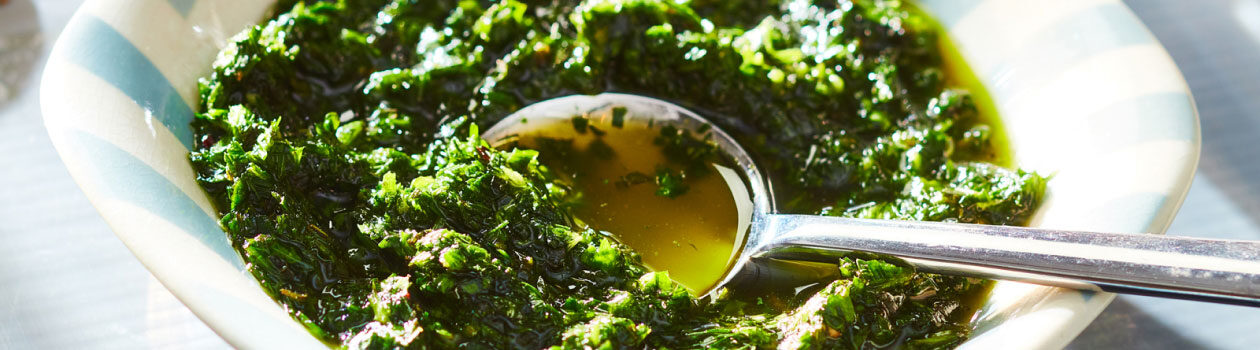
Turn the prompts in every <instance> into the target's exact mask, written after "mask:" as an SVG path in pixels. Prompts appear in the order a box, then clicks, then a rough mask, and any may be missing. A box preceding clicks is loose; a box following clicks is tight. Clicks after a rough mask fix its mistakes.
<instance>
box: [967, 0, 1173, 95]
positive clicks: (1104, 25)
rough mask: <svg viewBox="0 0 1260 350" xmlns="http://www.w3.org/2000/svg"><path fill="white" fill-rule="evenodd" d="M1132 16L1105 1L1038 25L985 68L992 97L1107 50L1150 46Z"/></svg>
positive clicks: (1034, 82)
mask: <svg viewBox="0 0 1260 350" xmlns="http://www.w3.org/2000/svg"><path fill="white" fill-rule="evenodd" d="M1143 28H1145V27H1143V26H1142V22H1140V21H1139V20H1138V19H1137V17H1136V16H1134V15H1133V13H1132V12H1129V9H1128V8H1126V7H1125V6H1124V4H1121V3H1107V4H1104V5H1101V6H1098V7H1093V8H1089V9H1085V10H1082V11H1079V12H1077V13H1076V14H1073V15H1071V16H1067V17H1066V18H1064V19H1062V20H1060V21H1058V22H1055V23H1053V24H1051V25H1048V26H1046V27H1045V28H1042V29H1041V30H1039V31H1038V32H1037V34H1035V35H1033V36H1032V37H1031V38H1029V39H1028V40H1026V41H1025V42H1026V43H1036V44H1035V45H1024V46H1023V47H1021V48H1020V49H1019V51H1018V52H1017V53H1015V54H1014V56H1013V57H1010V58H1008V59H1005V60H1002V63H999V64H997V65H996V66H995V67H993V69H992V70H991V71H989V72H988V77H987V78H988V81H990V82H993V83H995V85H997V86H996V87H995V88H991V89H989V91H991V92H993V93H994V94H995V95H997V96H995V97H997V98H998V99H1004V98H1007V97H1010V96H1014V95H1017V94H1019V93H1021V92H1023V91H1025V90H1027V89H1029V88H1033V87H1036V86H1041V85H1043V84H1046V83H1048V82H1049V80H1051V79H1053V78H1056V77H1058V76H1059V73H1062V72H1063V71H1065V70H1067V69H1068V68H1070V67H1072V66H1073V65H1075V64H1078V63H1080V62H1081V61H1083V60H1085V59H1087V58H1090V57H1093V56H1097V55H1099V54H1102V53H1105V52H1107V51H1111V50H1115V49H1119V48H1124V47H1130V46H1138V45H1148V44H1150V45H1153V44H1155V38H1154V37H1152V36H1151V34H1150V33H1148V32H1146V31H1145V30H1144V29H1143Z"/></svg>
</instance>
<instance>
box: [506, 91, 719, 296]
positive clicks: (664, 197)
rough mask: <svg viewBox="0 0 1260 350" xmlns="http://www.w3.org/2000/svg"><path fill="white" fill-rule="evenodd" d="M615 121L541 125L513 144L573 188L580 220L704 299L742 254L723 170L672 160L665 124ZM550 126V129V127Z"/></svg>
mask: <svg viewBox="0 0 1260 350" xmlns="http://www.w3.org/2000/svg"><path fill="white" fill-rule="evenodd" d="M612 119H613V118H610V117H609V116H606V115H605V116H591V115H587V116H577V117H575V119H573V120H572V122H570V121H567V120H563V119H560V121H556V120H543V121H535V120H529V121H527V122H526V123H536V124H539V125H534V126H530V127H526V128H523V129H530V131H527V132H526V133H522V134H518V135H517V136H516V138H515V139H514V140H512V141H510V143H508V145H511V146H515V147H520V148H528V149H536V150H539V161H540V162H541V163H542V164H544V165H545V166H547V167H549V168H550V169H551V171H552V172H554V173H555V174H556V175H557V176H558V177H559V178H561V179H564V180H567V181H566V182H568V183H570V184H571V185H572V186H573V191H572V193H575V194H576V196H577V197H575V198H574V203H573V205H574V207H573V213H574V215H575V216H576V217H577V219H579V220H581V221H583V222H584V223H585V224H586V225H589V226H590V227H592V228H594V229H596V230H600V231H605V232H608V233H611V234H612V235H613V236H614V237H616V238H617V240H619V241H621V242H622V243H624V244H626V245H628V246H629V247H630V248H632V249H634V251H636V252H637V253H638V254H639V255H640V256H641V258H642V259H643V263H644V265H646V266H647V267H649V268H651V269H653V270H655V271H668V273H669V276H670V277H671V278H673V279H674V280H675V281H677V282H679V283H682V284H683V285H685V286H686V287H687V288H688V289H690V290H691V291H692V292H693V293H695V294H696V295H700V294H702V293H705V292H707V291H708V290H709V289H710V288H712V287H713V286H714V285H715V284H716V283H717V282H718V280H719V279H720V278H721V277H722V276H723V275H724V274H725V273H726V270H727V268H728V266H729V264H730V262H731V260H733V258H734V256H733V253H734V252H736V251H735V249H736V243H737V242H735V240H736V237H737V236H739V235H737V232H736V230H737V228H738V226H739V225H738V224H739V223H738V217H737V209H736V207H735V200H734V197H732V193H731V189H730V188H729V187H728V185H727V183H726V181H724V179H723V177H722V176H721V175H720V174H719V173H718V171H717V169H716V168H715V166H717V165H722V166H725V167H728V168H729V167H731V165H729V162H727V161H725V160H724V159H723V158H721V157H710V158H709V159H707V160H704V161H703V164H686V163H684V162H681V161H679V160H677V159H670V157H667V150H666V149H665V146H664V145H663V144H662V141H663V140H662V130H665V132H666V133H669V132H671V131H675V132H677V131H678V130H677V129H669V128H668V127H666V126H663V125H659V124H657V125H648V124H646V123H643V122H622V121H618V122H616V123H614V122H613V120H612ZM544 123H546V125H543V124H544Z"/></svg>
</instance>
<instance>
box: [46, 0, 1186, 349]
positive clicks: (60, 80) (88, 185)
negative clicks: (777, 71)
mask: <svg viewBox="0 0 1260 350" xmlns="http://www.w3.org/2000/svg"><path fill="white" fill-rule="evenodd" d="M118 1H119V0H88V2H87V3H85V4H84V6H83V7H81V8H80V9H78V10H77V11H76V13H75V15H74V17H73V18H72V19H71V20H70V23H69V24H68V26H67V30H65V31H63V32H62V35H61V37H59V38H58V39H57V41H56V43H55V44H54V46H53V53H52V54H51V55H50V56H51V57H50V59H49V62H48V64H47V67H48V68H47V69H46V70H45V73H44V76H43V77H42V81H41V88H40V89H41V90H40V95H41V97H40V99H41V107H42V109H43V117H44V118H45V123H46V126H47V129H48V132H49V134H50V137H51V138H52V140H53V144H54V146H55V147H56V149H57V152H58V154H59V155H60V157H61V158H62V160H63V161H64V162H65V163H66V165H67V168H68V169H69V170H70V174H71V175H72V177H73V178H74V180H75V182H76V183H78V184H79V186H80V187H81V188H82V189H83V190H84V193H85V195H87V196H88V198H89V200H90V202H91V203H92V205H93V206H94V207H96V208H97V210H98V212H100V213H101V214H102V216H103V217H105V218H106V222H107V223H108V224H109V225H110V227H111V229H113V230H114V232H115V233H116V234H117V235H118V237H119V239H120V240H121V241H123V243H124V244H126V245H127V247H128V248H129V249H130V250H131V251H132V253H133V254H135V255H136V256H137V257H138V258H140V260H141V262H142V263H143V264H144V265H145V266H146V268H148V269H149V270H150V271H153V272H154V275H155V276H158V277H159V278H158V279H159V281H160V282H161V283H162V284H163V285H164V286H166V287H167V288H168V289H170V290H171V292H172V293H173V294H175V296H176V297H177V298H178V299H180V300H181V302H183V303H185V304H186V305H188V306H189V307H190V309H192V310H193V311H194V313H195V314H196V315H197V316H198V317H199V318H201V319H202V320H203V321H205V322H206V323H207V324H208V325H209V326H210V327H211V328H212V329H213V330H214V331H215V332H216V333H218V334H219V335H220V336H222V337H223V338H224V339H226V340H227V341H228V342H229V343H231V344H233V345H234V346H239V347H255V346H258V345H260V344H268V345H286V343H283V342H276V341H275V340H274V339H273V340H271V341H268V340H266V339H261V338H260V336H259V333H258V332H256V331H251V330H248V329H244V328H248V327H253V326H257V325H253V324H251V325H242V324H235V323H232V322H228V320H231V319H232V318H231V317H227V318H225V317H222V315H216V313H220V311H217V310H215V309H214V308H212V307H209V306H207V305H202V304H204V300H205V299H204V296H194V294H195V292H193V291H191V290H190V288H198V287H199V286H197V285H195V284H190V282H189V281H187V280H182V279H178V278H171V276H170V275H169V274H164V273H158V271H160V270H162V267H161V266H155V265H157V264H158V263H157V260H155V259H156V258H152V257H151V256H152V255H154V254H157V253H156V252H155V251H153V250H152V247H149V246H146V244H147V243H142V242H141V241H140V238H141V236H135V235H129V234H127V233H125V232H129V231H135V230H138V228H137V227H135V225H134V224H129V223H126V221H128V220H132V219H134V217H132V216H130V215H131V214H124V213H122V212H120V211H119V209H117V208H116V206H117V205H118V204H119V203H118V202H117V201H113V200H110V198H109V196H107V195H104V194H103V192H101V187H102V186H103V185H102V183H101V182H100V179H97V177H98V175H99V172H98V171H95V170H92V169H91V168H88V167H84V166H80V165H79V164H76V162H79V163H82V162H87V161H89V160H88V159H85V157H89V156H90V155H87V154H85V153H84V152H83V147H85V146H83V145H82V144H76V143H77V142H78V141H77V140H78V139H81V138H83V137H85V135H86V137H89V138H90V137H99V136H100V134H99V133H98V131H94V130H81V129H78V128H77V127H76V126H72V125H70V124H68V123H67V122H68V121H75V120H76V119H75V118H83V117H81V116H74V115H71V113H68V112H72V111H73V108H74V107H82V106H75V105H76V104H78V103H79V102H73V101H75V100H101V101H95V102H99V103H104V104H106V105H110V106H112V107H117V106H115V105H120V104H121V105H125V104H135V106H130V108H133V109H134V108H140V109H142V110H144V111H145V112H148V113H150V115H148V116H147V117H148V118H149V119H152V118H153V117H154V115H158V117H159V118H160V117H161V116H160V115H159V114H161V113H157V112H155V111H158V112H161V111H163V110H161V109H160V108H163V106H155V105H142V104H141V103H140V102H139V101H138V100H139V99H138V98H136V97H134V96H132V97H130V99H128V100H124V101H122V102H118V101H115V100H117V99H118V97H117V96H109V97H102V96H101V95H74V94H70V93H67V91H69V89H64V88H66V87H67V86H70V85H72V84H73V83H72V80H69V79H67V77H72V76H76V75H77V74H80V75H81V74H84V72H83V68H82V67H81V66H82V65H83V63H82V62H73V60H69V59H64V58H63V57H65V56H67V55H69V54H68V53H67V52H69V51H76V50H83V48H81V47H76V45H80V46H81V44H82V42H81V41H76V40H73V39H74V38H72V37H71V36H73V35H77V34H81V33H82V31H72V30H70V29H71V28H72V27H83V26H85V23H89V22H92V21H93V20H94V19H95V20H96V21H100V20H101V19H100V18H102V17H105V18H109V19H112V20H117V19H118V18H122V19H128V18H134V16H136V14H135V13H130V14H127V12H128V11H151V10H154V9H156V8H164V10H161V11H162V12H163V13H165V14H167V15H171V14H174V15H180V16H183V17H185V18H187V17H189V16H195V15H196V13H198V11H201V12H205V11H208V10H206V9H204V8H205V7H213V8H218V7H222V8H227V7H228V6H234V5H240V4H242V3H247V0H229V1H223V2H222V3H218V4H214V5H206V3H208V2H206V1H200V2H198V1H195V0H153V1H149V2H146V3H144V4H143V5H142V6H138V7H137V8H127V6H118V5H110V4H111V3H115V2H118ZM929 1H930V0H929ZM985 1H990V2H991V0H977V1H973V3H981V2H985ZM1082 1H1084V2H1092V3H1094V4H1113V5H1119V6H1120V7H1121V8H1123V10H1124V11H1126V12H1127V13H1128V15H1129V16H1133V17H1134V18H1136V15H1133V14H1132V12H1131V11H1129V10H1128V8H1127V7H1125V6H1124V4H1123V3H1121V2H1120V1H1119V0H1082ZM264 2H265V3H267V4H268V6H269V4H270V3H272V1H264ZM111 6H112V7H111ZM253 6H254V7H255V8H257V7H259V6H257V5H253ZM170 10H174V11H170ZM929 12H930V11H929ZM190 13H191V14H190ZM259 13H261V12H259ZM964 15H965V14H964ZM111 16H112V17H111ZM959 16H960V17H961V16H962V15H959ZM106 22H108V21H105V22H102V23H104V24H105V25H106V26H111V25H114V24H116V23H106ZM249 23H257V20H256V19H255V20H254V21H252V22H249ZM220 25H222V23H220ZM1138 25H1139V28H1138V29H1140V30H1141V31H1142V32H1143V33H1145V34H1146V35H1150V36H1151V37H1153V35H1151V34H1150V32H1149V29H1147V28H1146V27H1145V26H1144V25H1142V24H1141V23H1140V22H1139V23H1138ZM94 28H96V29H99V27H94ZM953 29H954V27H952V26H950V25H948V24H947V25H946V26H945V30H946V31H947V32H950V34H951V36H952V34H953V33H952V32H951V30H953ZM234 33H235V32H234V31H228V34H229V35H230V34H234ZM124 39H127V38H124ZM218 39H226V38H218ZM133 45H134V44H133ZM1155 45H1156V46H1157V47H1158V48H1159V52H1160V53H1162V55H1163V58H1164V59H1166V60H1168V61H1170V62H1171V58H1170V57H1168V54H1167V52H1166V51H1165V50H1164V49H1163V47H1162V46H1161V45H1160V44H1159V43H1158V41H1156V42H1155ZM215 51H216V52H217V50H215ZM964 56H965V54H964ZM140 58H141V59H145V60H148V59H149V58H148V57H144V56H142V57H140ZM967 58H968V61H969V62H970V57H967ZM76 66H80V67H76ZM205 67H209V65H208V64H207V65H205ZM157 68H158V71H159V72H158V73H161V69H163V68H168V67H157ZM1169 73H1170V74H1172V75H1173V77H1172V79H1176V80H1178V81H1179V82H1180V86H1181V90H1182V92H1183V93H1184V94H1185V95H1186V96H1187V97H1189V98H1190V101H1189V103H1190V112H1191V113H1190V114H1189V115H1186V116H1183V117H1187V118H1188V120H1185V121H1186V122H1187V123H1188V124H1190V125H1192V127H1191V128H1192V129H1193V130H1191V132H1192V134H1193V137H1192V139H1191V140H1190V141H1191V142H1190V144H1189V145H1188V146H1189V149H1188V151H1189V154H1188V155H1187V158H1186V159H1185V160H1184V161H1183V162H1182V164H1181V168H1180V169H1176V170H1180V171H1181V173H1180V176H1179V178H1178V179H1177V182H1176V183H1175V184H1174V185H1173V186H1172V187H1171V188H1170V192H1167V193H1165V195H1166V201H1165V202H1164V203H1163V204H1162V205H1161V207H1160V210H1159V211H1158V212H1157V213H1154V214H1153V215H1152V216H1151V217H1149V218H1147V230H1148V231H1151V232H1153V233H1163V232H1164V231H1165V230H1166V229H1167V227H1168V225H1169V224H1171V221H1172V217H1173V216H1174V215H1175V213H1176V211H1177V210H1178V209H1179V208H1180V206H1181V204H1182V202H1183V201H1184V199H1185V196H1186V193H1187V192H1188V191H1189V187H1190V182H1191V180H1192V179H1193V177H1194V172H1195V170H1196V168H1197V164H1198V159H1199V154H1200V147H1201V140H1200V137H1201V136H1200V130H1199V116H1198V112H1197V108H1195V106H1194V100H1193V96H1192V95H1191V92H1190V90H1189V87H1188V85H1186V83H1185V80H1184V77H1183V76H1182V75H1181V73H1180V72H1179V71H1178V70H1177V69H1176V67H1175V65H1174V66H1173V71H1172V72H1169ZM88 74H90V72H89V73H88ZM167 79H169V77H167ZM168 83H169V82H168ZM986 85H988V84H986ZM176 93H177V94H179V93H181V92H176ZM183 93H185V94H186V92H183ZM85 96H86V98H85ZM121 97H122V98H128V96H121ZM169 97H170V96H167V98H169ZM176 97H178V96H176ZM111 98H112V100H111ZM105 100H109V101H105ZM68 101H70V102H69V103H67V102H68ZM68 105H69V106H68ZM112 107H111V108H112ZM165 107H169V106H165ZM118 108H121V107H118ZM1003 115H1005V114H1004V113H1003ZM97 116H98V117H108V114H106V115H97ZM1003 119H1005V118H1003ZM159 121H162V120H159ZM149 122H150V123H151V120H149ZM152 127H153V126H152V124H150V128H152ZM158 128H159V129H161V130H165V129H166V128H165V127H164V125H159V126H158ZM169 131H170V132H172V135H173V133H176V132H177V131H175V130H169ZM111 137H117V135H114V136H111ZM154 137H155V138H161V137H162V136H161V135H157V136H154ZM99 138H100V140H99V141H101V142H104V143H106V144H108V143H110V142H112V140H111V139H110V137H99ZM160 142H161V141H159V143H160ZM89 147H90V146H89ZM132 153H133V154H134V153H135V152H132ZM146 160H147V159H146ZM146 160H141V161H140V163H138V164H140V165H148V166H150V167H152V166H153V164H150V163H146V162H145V161H146ZM132 165H135V164H132ZM161 170H169V169H161ZM177 187H180V186H177ZM181 188H183V187H181ZM197 189H198V190H199V187H198V188H197ZM194 200H195V199H194ZM198 204H201V203H200V202H198ZM206 204H208V202H207V203H206ZM200 209H202V210H203V211H204V210H205V206H202V207H201V208H200ZM211 212H212V214H216V215H217V213H213V210H211ZM216 217H217V216H216ZM145 222H146V223H152V222H153V220H147V221H145ZM159 226H160V225H159ZM163 228H165V229H170V227H169V225H168V227H163ZM176 229H178V228H176ZM219 233H220V234H222V232H221V231H220V232H219ZM223 238H224V240H226V236H225V237H223ZM231 253H232V254H235V252H234V251H232V252H231ZM237 258H238V259H239V257H237ZM228 260H230V259H228ZM238 263H239V262H238ZM242 273H243V276H244V277H247V278H248V279H249V280H250V281H251V282H253V283H254V284H255V286H257V282H256V281H255V280H253V277H252V275H249V274H248V273H244V272H242ZM1001 283H1012V282H1001ZM258 292H261V288H259V291H258ZM264 296H265V294H264ZM255 297H256V296H255ZM1094 298H1095V299H1094V300H1095V301H1094V302H1090V303H1088V305H1086V306H1085V307H1082V308H1081V309H1079V310H1076V312H1075V313H1074V314H1073V315H1072V316H1071V317H1068V318H1066V319H1061V320H1060V321H1058V322H1057V323H1058V324H1057V328H1056V332H1057V335H1058V336H1057V337H1051V338H1058V339H1059V340H1055V339H1050V338H1040V339H1037V340H1035V341H1033V342H1032V343H1029V344H1025V345H1027V346H1031V347H1037V348H1059V347H1062V346H1064V345H1066V344H1067V343H1068V342H1069V341H1070V340H1071V339H1073V338H1075V336H1076V335H1077V334H1079V333H1080V332H1081V331H1082V330H1083V329H1084V328H1085V327H1086V326H1088V325H1089V323H1090V321H1092V320H1093V318H1094V317H1096V316H1097V315H1098V313H1100V312H1101V311H1102V309H1103V308H1104V307H1105V306H1106V305H1107V304H1108V303H1109V302H1110V300H1111V299H1112V298H1114V295H1111V294H1109V293H1097V295H1095V296H1094ZM247 299H248V298H247ZM268 300H270V299H269V298H268ZM254 301H256V300H254ZM1082 305H1085V304H1082ZM272 306H276V307H277V308H278V306H277V305H275V304H274V302H272ZM269 316H274V314H273V315H269ZM285 316H287V314H286V315H285ZM288 323H290V324H291V325H290V326H293V325H296V324H297V322H293V321H292V319H289V322H288ZM287 328H288V329H287V330H286V331H285V332H288V333H289V334H290V335H292V330H293V329H292V328H296V327H287ZM267 329H275V328H267ZM299 330H300V331H301V334H303V335H306V338H308V340H309V339H310V338H313V337H310V336H309V334H308V333H306V332H305V330H302V329H299ZM277 338H279V339H289V338H288V337H283V336H282V337H277ZM968 342H969V343H970V340H969V341H968ZM303 344H305V345H308V346H309V345H312V343H310V342H304V343H303ZM287 345H292V344H287ZM964 346H967V343H964Z"/></svg>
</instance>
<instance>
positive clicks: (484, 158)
mask: <svg viewBox="0 0 1260 350" xmlns="http://www.w3.org/2000/svg"><path fill="white" fill-rule="evenodd" d="M477 157H480V158H481V162H482V163H489V162H490V149H489V148H486V146H478V147H477Z"/></svg>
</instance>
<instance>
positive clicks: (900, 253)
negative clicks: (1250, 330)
mask: <svg viewBox="0 0 1260 350" xmlns="http://www.w3.org/2000/svg"><path fill="white" fill-rule="evenodd" d="M765 219H766V220H765V221H764V224H765V225H766V226H763V227H764V228H765V229H767V230H768V231H767V232H769V233H771V234H770V235H767V237H768V238H767V239H765V240H764V241H763V242H761V243H760V244H758V245H756V246H754V248H753V251H752V252H751V253H750V254H749V255H750V256H751V257H752V262H753V265H759V266H754V267H756V268H754V269H744V270H750V271H757V270H760V271H758V272H754V273H755V274H757V275H766V272H772V273H770V274H774V273H773V271H767V270H765V269H766V268H767V266H781V264H778V265H776V264H758V263H756V261H758V260H760V261H763V262H764V261H768V260H775V261H782V260H807V261H834V259H835V258H836V257H838V256H840V255H841V254H844V253H847V252H851V251H863V252H870V253H876V254H887V255H892V256H896V257H898V258H901V259H904V260H905V261H906V262H908V263H910V264H912V265H914V266H915V267H916V268H918V269H920V270H922V271H928V272H934V273H942V274H953V275H962V276H971V277H983V278H991V279H1002V280H1015V281H1022V282H1029V283H1035V284H1043V285H1053V286H1061V287H1068V288H1075V289H1082V290H1094V291H1105V292H1115V293H1126V294H1140V295H1150V296H1160V297H1169V298H1178V299H1188V300H1199V301H1210V302H1218V303H1226V304H1236V305H1248V306H1260V242H1252V241H1234V240H1212V239H1195V238H1185V237H1172V236H1163V235H1153V234H1122V233H1097V232H1082V231H1065V230H1053V229H1042V228H1028V227H1015V226H994V225H969V224H956V223H934V222H917V221H893V220H862V219H846V218H836V217H823V216H809V215H768V216H767V217H765ZM767 258H771V259H767ZM770 268H771V269H773V267H770Z"/></svg>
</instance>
